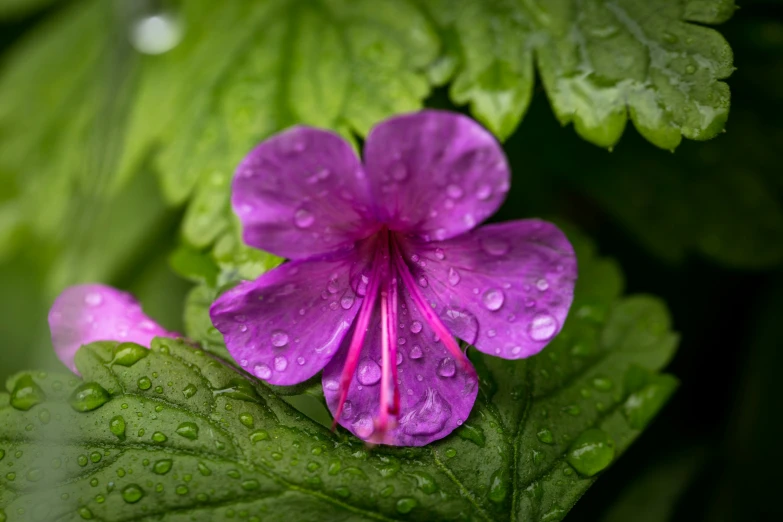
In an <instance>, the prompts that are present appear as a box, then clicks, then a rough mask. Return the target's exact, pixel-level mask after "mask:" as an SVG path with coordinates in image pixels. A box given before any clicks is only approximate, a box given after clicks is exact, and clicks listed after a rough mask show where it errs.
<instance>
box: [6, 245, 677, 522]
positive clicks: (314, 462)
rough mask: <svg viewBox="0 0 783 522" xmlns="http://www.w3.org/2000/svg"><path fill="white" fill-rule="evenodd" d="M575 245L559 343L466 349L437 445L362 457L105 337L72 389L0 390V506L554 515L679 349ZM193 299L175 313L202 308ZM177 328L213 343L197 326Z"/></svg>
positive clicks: (242, 379) (238, 392) (19, 380)
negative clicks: (473, 375) (452, 412)
mask: <svg viewBox="0 0 783 522" xmlns="http://www.w3.org/2000/svg"><path fill="white" fill-rule="evenodd" d="M574 244H575V247H576V249H577V253H578V256H579V259H580V264H581V267H582V268H581V270H582V271H581V275H582V279H580V283H579V285H578V287H577V292H576V296H575V303H574V308H573V313H572V314H571V316H570V318H569V319H568V321H567V323H566V326H565V328H564V330H563V332H562V333H561V334H560V335H559V336H558V337H557V338H556V340H555V341H553V343H552V345H551V346H550V347H548V348H547V349H546V350H545V351H544V352H542V353H541V354H540V355H538V356H536V357H533V358H531V359H528V360H526V361H506V360H502V359H498V358H494V357H490V356H486V355H483V354H480V353H479V352H477V351H475V350H472V349H470V350H469V353H470V355H471V358H472V360H473V362H474V363H475V365H476V367H477V370H478V371H479V376H480V378H481V392H480V394H479V399H478V401H477V404H476V407H475V408H474V411H473V412H472V414H471V416H470V418H469V419H468V420H467V421H466V422H465V423H464V425H463V426H462V427H461V428H459V429H458V430H457V431H456V432H455V433H454V434H452V435H451V436H449V437H447V438H446V439H444V440H442V441H439V442H437V443H434V444H431V445H429V446H426V447H423V448H389V447H383V446H379V447H375V448H367V447H365V446H364V445H363V444H362V443H361V441H359V440H357V439H355V438H354V437H352V436H350V435H348V434H346V433H345V432H344V431H342V430H341V431H340V432H339V433H338V434H337V435H334V434H332V433H330V432H329V431H328V430H327V429H326V428H324V427H323V426H322V425H320V424H319V423H317V422H314V421H311V420H309V419H308V418H306V417H304V416H303V415H302V414H300V413H298V412H297V411H296V410H294V409H293V408H291V407H290V406H288V404H287V403H286V402H285V401H284V400H283V399H282V398H281V397H280V396H278V395H277V394H276V393H274V392H273V391H272V390H271V389H270V388H269V387H267V386H265V385H264V384H263V383H261V382H259V381H256V380H254V379H252V378H251V377H249V376H248V375H247V374H244V373H242V372H241V371H238V370H235V369H234V368H232V367H231V366H228V365H226V364H225V363H222V362H220V361H219V359H216V358H213V356H210V355H208V354H207V353H205V352H204V351H202V350H199V349H196V348H193V347H191V346H189V345H187V344H186V343H184V342H182V341H175V340H171V339H158V340H156V341H154V343H153V347H152V351H151V353H149V355H148V356H147V357H144V358H140V359H139V360H138V361H136V362H135V363H134V362H133V361H125V360H123V364H125V365H123V366H120V365H118V364H117V363H116V360H115V359H116V358H115V357H114V353H113V351H114V349H115V347H116V343H98V344H93V345H89V346H87V347H85V348H83V349H82V350H81V351H80V352H79V353H78V355H77V358H76V364H77V366H78V368H79V371H80V372H81V374H82V375H83V376H84V380H85V383H86V384H82V383H81V381H79V380H77V379H75V378H71V377H62V376H54V375H50V376H47V375H45V374H24V375H20V376H17V377H15V378H12V379H11V380H10V381H9V382H8V386H7V388H8V390H9V394H3V395H0V450H2V452H3V453H2V454H3V455H4V464H6V463H12V464H13V466H11V467H9V468H8V469H11V468H13V469H12V471H7V472H6V474H5V475H4V476H0V486H2V487H0V509H3V510H4V512H5V513H6V514H9V513H14V514H19V513H21V514H20V515H19V516H18V517H17V519H19V520H27V519H30V520H35V519H41V518H42V517H43V518H44V519H47V518H49V519H51V518H58V517H63V518H64V519H78V517H79V516H83V515H84V514H87V513H88V512H89V515H90V516H93V517H94V518H96V519H100V520H125V519H131V518H136V517H150V518H154V517H155V516H158V515H161V514H163V513H166V517H167V520H179V517H183V520H184V519H186V518H189V517H191V516H193V515H194V514H197V515H198V516H199V517H202V518H209V517H212V518H213V519H222V518H228V517H229V516H231V515H230V514H231V513H234V514H236V515H239V514H240V513H245V514H246V515H247V516H248V517H256V519H276V518H278V517H283V516H285V517H288V518H291V517H293V518H294V519H301V520H308V519H313V518H318V519H322V520H332V519H341V520H342V519H345V520H369V519H382V520H386V519H393V520H397V519H406V520H434V519H438V520H441V519H445V520H449V519H465V520H484V521H490V520H497V519H498V518H508V517H509V516H510V517H511V518H514V519H517V520H559V519H560V518H562V516H564V515H565V513H566V512H567V511H568V510H569V509H570V508H571V506H573V504H574V503H575V502H576V500H577V499H578V498H579V497H580V496H581V495H582V494H583V493H584V491H585V490H586V489H587V488H588V487H589V486H590V485H591V484H592V483H593V481H594V480H595V479H596V476H598V475H599V474H600V472H601V471H602V470H603V469H604V468H605V467H606V466H607V465H608V464H609V463H610V462H611V461H612V460H613V459H614V458H616V455H619V454H621V453H622V452H623V451H624V450H625V448H627V446H628V445H629V444H630V443H631V442H632V441H633V439H634V438H635V437H636V436H638V434H639V433H640V431H641V430H642V429H643V428H644V425H645V424H646V423H647V422H648V421H649V419H650V418H651V416H652V414H654V413H655V412H656V411H657V410H658V409H659V408H660V407H661V405H662V404H663V403H664V402H665V400H666V398H668V396H669V395H670V393H671V392H672V390H673V387H674V385H675V383H676V381H675V380H674V379H673V378H671V377H668V376H665V375H659V374H657V373H655V372H657V370H659V369H660V368H661V367H662V366H663V365H665V364H666V362H667V361H668V359H669V358H670V357H671V355H672V353H673V350H674V348H675V345H676V342H677V336H676V335H675V334H673V333H672V332H671V331H670V325H669V317H668V314H667V312H666V310H665V308H664V307H663V305H662V304H661V303H660V302H659V301H657V300H655V299H653V298H650V297H645V296H636V297H629V298H620V297H619V294H620V291H621V287H622V283H621V278H620V274H619V272H618V270H617V268H616V266H615V264H614V263H612V262H610V261H607V260H604V259H597V258H595V257H594V253H593V251H592V249H591V247H590V245H588V244H586V243H584V242H583V241H580V240H578V238H576V239H574ZM200 293H201V291H197V293H195V294H194V296H193V301H192V302H193V307H190V308H189V309H191V310H193V311H195V309H196V308H198V307H197V306H195V305H197V303H198V302H199V299H201V300H202V301H209V296H208V295H207V294H202V295H199V294H200ZM188 323H189V329H188V332H189V334H190V335H192V336H194V337H199V338H200V339H201V340H202V342H210V343H214V342H215V341H216V339H215V336H214V335H213V333H212V332H211V331H210V329H209V328H210V326H208V324H209V323H208V316H206V317H205V316H204V314H203V313H201V312H199V313H195V312H194V313H192V314H191V316H190V318H189V320H188ZM113 361H114V362H113ZM77 387H78V391H77V392H74V389H77ZM596 433H597V435H598V436H600V437H599V438H598V440H600V441H604V442H602V444H603V445H599V446H596V445H595V444H593V443H591V441H595V440H596V439H595V437H596V436H597V435H596ZM591 437H592V438H591ZM596 448H598V450H601V451H605V450H611V451H609V453H608V454H604V455H592V454H591V452H595V451H597V449H596ZM577 452H578V454H577ZM569 462H570V463H571V464H569ZM572 464H573V465H574V466H576V468H574V467H572ZM596 466H597V467H596ZM3 469H6V468H5V467H4V468H3ZM44 499H46V500H44ZM20 510H21V511H20ZM284 514H285V515H284Z"/></svg>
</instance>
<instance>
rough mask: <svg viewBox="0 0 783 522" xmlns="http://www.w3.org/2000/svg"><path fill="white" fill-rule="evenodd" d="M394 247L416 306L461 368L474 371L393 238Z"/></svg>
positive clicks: (397, 263)
mask: <svg viewBox="0 0 783 522" xmlns="http://www.w3.org/2000/svg"><path fill="white" fill-rule="evenodd" d="M392 248H393V250H394V252H393V254H392V255H393V257H394V262H395V264H396V265H397V271H398V273H399V274H400V277H402V282H403V283H404V284H405V288H407V290H408V292H409V293H410V295H411V298H412V299H413V303H414V304H415V305H416V308H418V309H419V312H420V313H421V315H422V316H423V317H424V320H425V321H427V324H428V325H429V326H430V328H432V331H433V332H435V335H437V336H438V339H440V340H441V341H443V345H444V346H445V347H446V349H447V350H448V351H449V352H450V353H451V354H452V355H453V356H454V358H455V359H456V361H457V364H459V366H460V368H461V369H463V370H467V371H470V372H473V366H472V365H471V364H470V361H468V358H467V356H466V355H465V353H464V352H463V351H462V349H461V348H460V347H459V344H457V341H456V339H454V337H453V336H452V335H451V332H449V330H448V328H446V325H445V324H443V321H441V319H440V317H438V315H437V314H436V313H435V311H434V310H433V309H432V307H431V306H429V305H428V304H427V300H426V299H425V298H424V296H423V295H422V294H421V292H420V291H419V288H418V286H417V285H416V281H415V280H414V279H413V274H411V272H410V269H409V268H408V265H406V264H405V260H404V258H403V256H402V251H401V249H400V247H399V245H397V242H396V241H394V239H392Z"/></svg>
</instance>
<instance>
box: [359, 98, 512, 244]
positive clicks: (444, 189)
mask: <svg viewBox="0 0 783 522" xmlns="http://www.w3.org/2000/svg"><path fill="white" fill-rule="evenodd" d="M364 158H365V169H366V171H367V175H368V179H369V181H370V184H371V190H372V197H373V201H374V202H375V205H376V214H377V216H378V219H379V220H380V221H382V222H385V223H388V225H389V228H390V229H391V230H393V231H398V232H403V233H406V234H415V235H418V236H420V237H423V238H426V239H432V240H438V241H440V240H444V239H448V238H451V237H454V236H457V235H459V234H462V233H463V232H466V231H468V230H471V229H473V228H474V227H475V226H476V225H477V224H479V223H481V222H482V221H484V220H485V219H487V218H488V217H489V216H490V215H492V214H493V213H494V212H495V211H496V210H497V209H498V207H499V206H500V204H501V203H502V202H503V200H504V199H505V196H506V192H508V188H509V176H510V174H509V169H508V163H507V162H506V158H505V156H504V154H503V150H502V149H501V147H500V145H499V144H498V142H497V141H496V140H495V138H494V137H493V136H492V135H491V134H490V133H489V132H488V131H486V130H485V129H484V128H482V127H481V126H480V125H479V124H478V123H476V122H474V121H473V120H471V119H470V118H467V117H465V116H462V115H459V114H455V113H450V112H445V111H435V110H426V111H421V112H417V113H413V114H407V115H404V116H399V117H396V118H391V119H388V120H386V121H384V122H383V123H380V124H379V125H377V126H376V127H375V128H373V129H372V131H371V132H370V135H369V136H368V137H367V142H366V144H365V148H364Z"/></svg>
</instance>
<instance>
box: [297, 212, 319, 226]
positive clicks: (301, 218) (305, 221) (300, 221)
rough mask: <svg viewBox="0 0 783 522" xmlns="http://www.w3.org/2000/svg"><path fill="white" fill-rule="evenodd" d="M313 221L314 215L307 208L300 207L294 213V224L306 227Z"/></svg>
mask: <svg viewBox="0 0 783 522" xmlns="http://www.w3.org/2000/svg"><path fill="white" fill-rule="evenodd" d="M313 223H315V216H313V213H312V212H310V211H309V210H307V209H304V208H300V209H299V210H297V211H296V213H295V214H294V224H295V225H296V226H297V227H299V228H308V227H310V226H312V224H313Z"/></svg>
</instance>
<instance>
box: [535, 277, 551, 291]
mask: <svg viewBox="0 0 783 522" xmlns="http://www.w3.org/2000/svg"><path fill="white" fill-rule="evenodd" d="M536 288H538V289H539V290H541V291H542V292H544V291H545V290H547V289H548V288H549V282H547V280H546V279H544V278H541V279H539V280H538V281H536Z"/></svg>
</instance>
